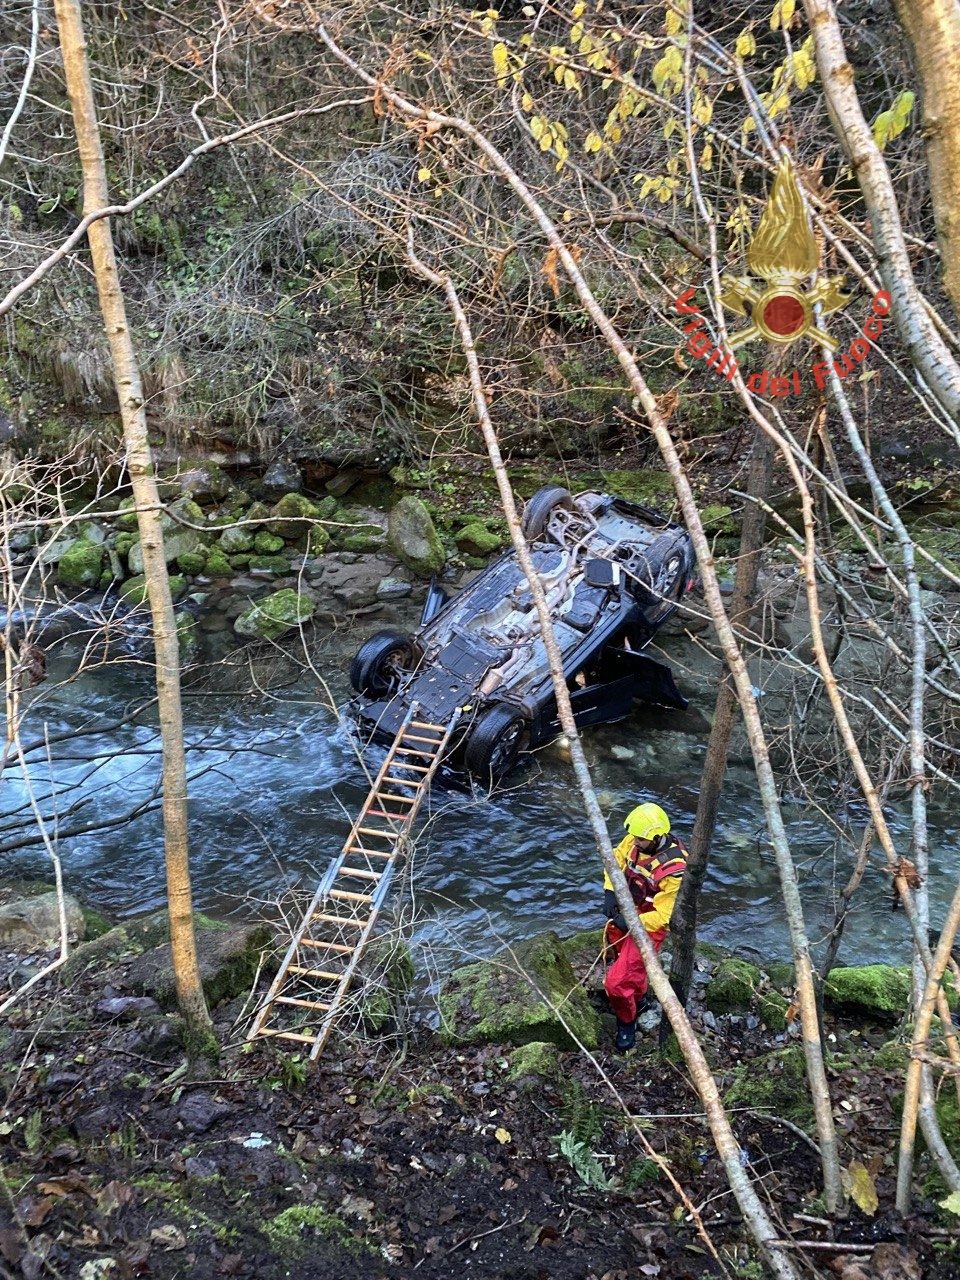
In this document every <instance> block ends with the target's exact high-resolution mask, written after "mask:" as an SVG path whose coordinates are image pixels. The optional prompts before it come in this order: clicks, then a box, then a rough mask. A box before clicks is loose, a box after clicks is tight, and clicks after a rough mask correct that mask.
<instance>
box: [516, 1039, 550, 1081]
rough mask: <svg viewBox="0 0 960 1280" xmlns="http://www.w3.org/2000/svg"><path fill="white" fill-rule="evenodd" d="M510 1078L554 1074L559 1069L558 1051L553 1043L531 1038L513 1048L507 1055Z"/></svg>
mask: <svg viewBox="0 0 960 1280" xmlns="http://www.w3.org/2000/svg"><path fill="white" fill-rule="evenodd" d="M507 1061H508V1062H509V1063H510V1072H509V1078H510V1079H511V1080H534V1079H537V1078H538V1077H543V1076H546V1077H550V1076H556V1075H557V1074H558V1073H559V1071H560V1053H559V1050H558V1049H557V1046H556V1045H555V1044H550V1043H549V1042H548V1041H545V1040H531V1041H530V1043H529V1044H523V1045H521V1046H520V1047H519V1048H518V1049H514V1050H513V1052H512V1053H510V1054H509V1055H508V1056H507Z"/></svg>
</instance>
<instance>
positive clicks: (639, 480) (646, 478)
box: [603, 467, 674, 508]
mask: <svg viewBox="0 0 960 1280" xmlns="http://www.w3.org/2000/svg"><path fill="white" fill-rule="evenodd" d="M603 483H604V484H605V485H606V487H607V489H608V490H609V491H610V492H611V493H613V494H616V496H617V497H618V498H626V499H627V501H628V502H639V503H640V505H641V506H644V507H655V508H662V507H668V506H670V504H671V503H672V502H673V498H674V489H673V481H672V480H671V479H670V476H669V474H668V473H667V472H666V471H661V470H659V468H656V467H647V468H645V469H642V470H640V471H604V472H603Z"/></svg>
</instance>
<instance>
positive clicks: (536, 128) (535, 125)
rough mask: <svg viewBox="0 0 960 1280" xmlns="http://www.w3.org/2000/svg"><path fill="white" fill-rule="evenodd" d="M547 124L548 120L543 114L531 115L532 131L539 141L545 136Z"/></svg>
mask: <svg viewBox="0 0 960 1280" xmlns="http://www.w3.org/2000/svg"><path fill="white" fill-rule="evenodd" d="M546 124H547V122H546V121H545V120H544V118H543V116H531V117H530V132H531V133H532V134H533V136H534V138H536V140H537V141H538V142H539V141H540V139H541V137H542V136H543V131H544V129H545V128H546Z"/></svg>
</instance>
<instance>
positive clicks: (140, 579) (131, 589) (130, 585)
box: [120, 573, 187, 609]
mask: <svg viewBox="0 0 960 1280" xmlns="http://www.w3.org/2000/svg"><path fill="white" fill-rule="evenodd" d="M186 589H187V580H186V578H184V577H182V576H181V575H180V574H176V573H175V574H173V575H172V577H171V578H170V594H171V595H172V596H173V598H174V600H176V598H177V597H178V596H181V595H183V593H184V591H186ZM120 598H121V599H122V600H123V603H124V604H125V605H127V606H128V607H129V608H130V609H137V608H139V607H140V605H142V604H144V603H145V601H146V598H147V579H146V577H145V576H144V575H143V574H142V573H138V574H137V575H136V576H135V577H133V578H128V579H127V580H126V582H125V583H124V584H123V586H122V587H121V588H120Z"/></svg>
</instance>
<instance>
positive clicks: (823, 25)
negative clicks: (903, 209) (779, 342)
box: [805, 0, 960, 423]
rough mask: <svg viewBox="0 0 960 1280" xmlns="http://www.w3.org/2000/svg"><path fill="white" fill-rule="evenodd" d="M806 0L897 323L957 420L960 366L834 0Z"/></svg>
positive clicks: (830, 102)
mask: <svg viewBox="0 0 960 1280" xmlns="http://www.w3.org/2000/svg"><path fill="white" fill-rule="evenodd" d="M921 2H922V0H921ZM805 4H806V10H807V19H808V21H809V23H810V29H811V31H812V32H813V39H814V45H815V48H816V54H817V69H818V70H819V72H820V79H821V81H822V83H823V92H824V97H825V98H826V101H827V110H828V112H829V114H830V120H831V123H832V125H833V128H834V132H835V133H836V135H837V137H838V138H839V140H840V144H841V146H842V147H843V150H844V153H845V154H846V156H847V159H848V160H849V161H850V167H851V169H852V170H853V172H854V175H855V176H856V179H857V182H858V183H859V185H860V190H861V192H862V193H863V200H864V204H865V205H866V208H867V212H868V214H869V215H870V229H871V233H872V236H873V243H874V246H875V248H876V251H877V259H878V262H879V267H880V276H881V279H882V280H883V284H884V288H885V289H886V290H887V292H888V293H889V294H890V297H891V299H892V301H893V307H892V311H893V319H894V323H895V324H896V326H897V329H898V330H899V333H900V337H901V338H902V340H903V343H904V345H905V346H906V348H907V350H908V351H909V352H910V357H911V359H912V360H913V363H914V365H915V366H916V368H917V370H918V372H919V373H920V374H921V375H922V377H923V380H924V382H926V384H927V386H928V387H929V388H930V390H931V391H932V392H933V394H934V396H935V397H936V399H937V401H938V402H939V404H940V405H941V407H942V408H943V409H944V411H945V412H946V413H947V414H949V416H950V418H951V419H952V420H953V422H955V423H957V422H960V367H958V365H957V362H956V360H955V359H954V358H953V355H952V354H951V352H950V350H949V348H948V347H947V344H946V343H945V342H944V340H943V338H942V337H941V336H940V334H939V333H938V332H937V330H936V328H935V326H934V324H933V321H932V320H931V319H930V317H929V315H928V314H927V312H926V310H925V308H924V304H923V299H922V298H921V296H920V293H919V290H918V289H917V285H916V281H915V280H914V278H913V268H912V267H911V265H910V257H909V254H908V252H907V245H906V241H905V240H904V236H903V227H902V225H901V222H900V210H899V208H898V206H897V197H896V194H895V193H894V190H893V183H892V182H891V181H890V174H889V173H888V171H887V166H886V162H885V161H884V158H883V156H882V154H881V152H880V148H879V147H878V146H877V144H876V142H875V141H874V138H873V134H872V132H871V130H870V126H869V124H868V123H867V121H866V119H865V118H864V114H863V108H862V107H861V106H860V99H859V98H858V96H857V90H856V86H855V84H854V75H853V68H852V67H851V65H850V63H849V62H848V61H847V52H846V49H845V48H844V44H843V36H842V35H841V32H840V23H839V21H838V20H837V13H836V10H835V8H834V6H833V0H805ZM924 38H926V36H925V37H924Z"/></svg>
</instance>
